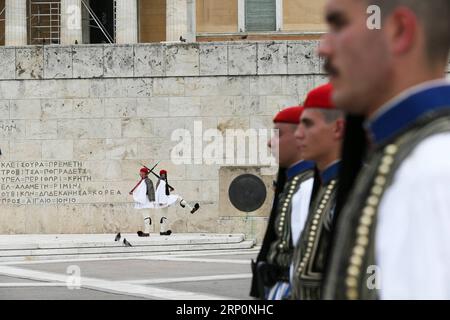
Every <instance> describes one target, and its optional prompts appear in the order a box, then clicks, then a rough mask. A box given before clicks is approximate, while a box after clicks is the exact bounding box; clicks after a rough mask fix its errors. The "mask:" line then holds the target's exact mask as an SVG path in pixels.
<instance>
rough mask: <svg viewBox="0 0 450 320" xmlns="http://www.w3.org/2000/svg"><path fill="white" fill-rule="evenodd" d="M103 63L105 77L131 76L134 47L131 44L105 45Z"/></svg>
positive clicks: (132, 72)
mask: <svg viewBox="0 0 450 320" xmlns="http://www.w3.org/2000/svg"><path fill="white" fill-rule="evenodd" d="M103 63H104V65H103V71H104V74H103V75H104V76H105V77H108V78H111V77H133V75H134V47H133V46H132V45H120V46H119V45H117V46H105V47H104V51H103Z"/></svg>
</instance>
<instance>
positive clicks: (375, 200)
mask: <svg viewBox="0 0 450 320" xmlns="http://www.w3.org/2000/svg"><path fill="white" fill-rule="evenodd" d="M379 202H380V198H379V197H377V196H370V197H369V199H367V203H368V204H369V205H371V206H372V207H376V206H377V205H378V203H379Z"/></svg>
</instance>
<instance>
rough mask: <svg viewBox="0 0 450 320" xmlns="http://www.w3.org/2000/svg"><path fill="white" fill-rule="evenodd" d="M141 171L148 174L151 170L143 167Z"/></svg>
mask: <svg viewBox="0 0 450 320" xmlns="http://www.w3.org/2000/svg"><path fill="white" fill-rule="evenodd" d="M140 172H143V173H145V174H148V173H149V172H150V170H148V169H147V168H142V169H141V171H140Z"/></svg>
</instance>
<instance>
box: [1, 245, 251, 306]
mask: <svg viewBox="0 0 450 320" xmlns="http://www.w3.org/2000/svg"><path fill="white" fill-rule="evenodd" d="M257 252H258V249H251V250H235V251H232V250H221V251H192V252H179V253H176V254H174V253H171V254H170V255H157V256H156V255H153V256H146V257H127V258H122V259H118V258H114V259H91V260H58V261H55V260H53V261H38V262H36V261H33V262H27V261H25V262H3V263H1V264H0V300H7V299H31V300H41V299H50V300H62V299H64V300H78V299H87V300H98V299H102V300H122V299H177V300H178V299H180V300H181V299H189V300H190V299H206V300H209V299H226V300H231V299H249V298H250V297H249V296H248V292H249V287H250V280H251V271H250V259H252V258H255V257H256V255H257ZM78 274H80V275H81V277H78V276H77V275H78Z"/></svg>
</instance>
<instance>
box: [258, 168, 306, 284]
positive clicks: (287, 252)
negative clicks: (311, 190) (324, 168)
mask: <svg viewBox="0 0 450 320" xmlns="http://www.w3.org/2000/svg"><path fill="white" fill-rule="evenodd" d="M313 177H314V171H313V170H308V171H305V172H303V173H301V174H298V175H296V176H294V177H293V178H291V179H290V180H288V181H287V183H286V184H285V186H284V189H283V192H282V193H281V194H280V198H279V202H278V206H277V216H276V219H275V225H274V232H275V234H276V239H275V240H274V241H273V242H272V243H271V245H270V248H269V251H268V254H267V262H268V263H269V264H271V265H274V266H276V267H277V268H278V269H279V270H280V278H279V280H280V281H286V282H289V268H290V265H291V262H292V256H293V252H294V245H293V243H292V234H291V215H292V197H293V196H294V195H295V194H296V193H297V191H298V190H299V189H300V185H301V184H302V183H303V182H304V181H306V180H308V179H311V178H313Z"/></svg>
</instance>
